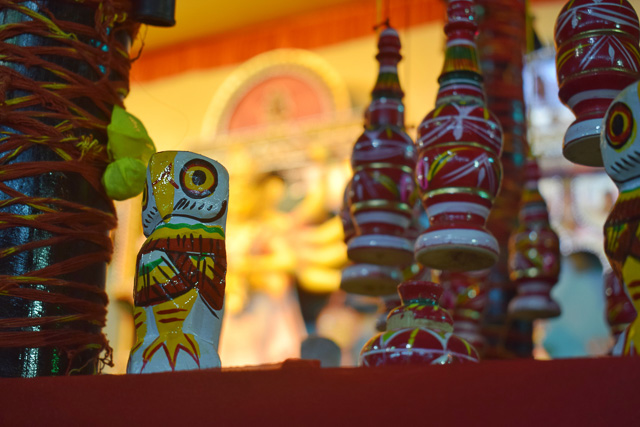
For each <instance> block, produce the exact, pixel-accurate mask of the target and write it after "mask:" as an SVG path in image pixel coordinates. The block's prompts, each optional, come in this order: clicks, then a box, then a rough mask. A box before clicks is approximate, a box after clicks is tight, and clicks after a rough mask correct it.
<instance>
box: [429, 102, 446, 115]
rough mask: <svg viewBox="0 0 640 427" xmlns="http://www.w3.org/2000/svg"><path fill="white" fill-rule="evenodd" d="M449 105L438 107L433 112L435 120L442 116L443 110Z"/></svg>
mask: <svg viewBox="0 0 640 427" xmlns="http://www.w3.org/2000/svg"><path fill="white" fill-rule="evenodd" d="M446 105H447V104H442V105H441V106H439V107H437V108H436V109H435V110H433V115H432V117H433V118H434V119H435V118H436V117H438V116H440V113H442V109H443V108H444V107H445V106H446Z"/></svg>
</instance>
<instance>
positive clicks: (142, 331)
mask: <svg viewBox="0 0 640 427" xmlns="http://www.w3.org/2000/svg"><path fill="white" fill-rule="evenodd" d="M133 324H134V326H135V331H136V341H135V344H134V346H133V347H132V348H131V354H134V353H135V352H136V351H138V349H139V348H140V347H141V346H142V344H143V342H144V337H145V336H147V312H146V311H145V309H144V307H134V308H133Z"/></svg>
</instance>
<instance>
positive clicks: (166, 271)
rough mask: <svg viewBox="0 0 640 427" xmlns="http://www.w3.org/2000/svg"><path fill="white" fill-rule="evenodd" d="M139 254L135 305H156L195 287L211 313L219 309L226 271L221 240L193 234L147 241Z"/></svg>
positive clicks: (224, 253) (222, 300)
mask: <svg viewBox="0 0 640 427" xmlns="http://www.w3.org/2000/svg"><path fill="white" fill-rule="evenodd" d="M140 255H141V257H140V259H139V262H138V263H139V266H138V278H137V282H136V290H135V292H134V300H135V304H136V306H148V305H155V304H159V303H161V302H163V301H168V300H171V299H174V298H177V297H178V296H180V295H182V294H184V293H185V292H187V291H189V290H190V289H193V288H196V289H197V290H198V293H199V294H200V295H201V296H202V299H203V300H204V301H205V303H206V304H207V306H209V308H210V309H211V311H212V312H213V310H220V309H221V308H222V304H223V302H224V288H225V276H226V272H227V257H226V252H225V244H224V239H214V238H198V237H195V238H194V237H193V235H190V236H188V237H187V236H186V235H177V236H175V237H172V238H163V239H156V240H151V241H149V242H147V243H146V244H145V245H144V246H143V248H142V249H141V251H140ZM214 315H215V313H214Z"/></svg>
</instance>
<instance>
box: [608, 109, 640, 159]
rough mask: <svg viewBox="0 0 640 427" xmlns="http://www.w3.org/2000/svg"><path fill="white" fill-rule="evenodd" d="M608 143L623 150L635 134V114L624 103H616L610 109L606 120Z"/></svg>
mask: <svg viewBox="0 0 640 427" xmlns="http://www.w3.org/2000/svg"><path fill="white" fill-rule="evenodd" d="M605 120H606V121H605V126H606V137H607V143H608V144H609V145H610V146H612V147H613V148H615V149H620V148H622V147H623V146H624V145H625V144H626V143H627V141H629V139H630V138H631V136H632V135H633V134H635V128H636V125H635V121H634V120H633V113H632V112H631V110H630V109H629V107H628V106H627V104H624V103H622V102H616V103H615V104H613V105H612V106H611V108H609V113H608V114H607V118H606V119H605Z"/></svg>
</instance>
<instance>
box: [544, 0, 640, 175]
mask: <svg viewBox="0 0 640 427" xmlns="http://www.w3.org/2000/svg"><path fill="white" fill-rule="evenodd" d="M639 41H640V26H639V24H638V15H637V14H636V12H635V10H634V9H633V7H632V6H631V5H630V4H629V2H628V1H627V0H571V1H569V2H568V3H567V4H566V5H565V6H564V7H563V8H562V10H561V11H560V14H559V15H558V19H557V21H556V26H555V42H556V72H557V74H558V84H559V92H558V96H559V97H560V100H561V101H562V102H563V103H564V104H565V105H566V106H567V107H569V108H570V109H571V110H572V111H573V113H574V114H575V115H576V120H575V121H574V122H573V123H572V124H571V126H569V128H568V129H567V132H566V133H565V136H564V143H563V146H562V151H563V154H564V156H565V157H566V158H567V159H568V160H570V161H572V162H574V163H577V164H581V165H586V166H603V163H602V156H601V154H600V131H601V129H602V118H603V117H604V114H605V112H606V111H607V108H608V107H609V104H611V101H612V100H613V98H615V97H616V95H617V94H618V93H619V92H620V91H621V90H622V89H624V88H625V87H627V86H628V85H630V84H631V83H633V82H634V81H636V80H638V79H640V53H639V52H638V42H639Z"/></svg>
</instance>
